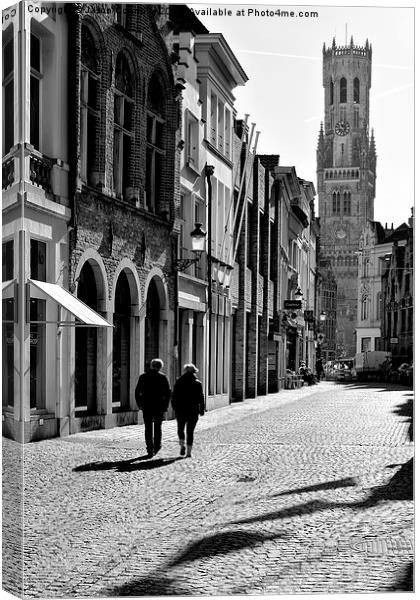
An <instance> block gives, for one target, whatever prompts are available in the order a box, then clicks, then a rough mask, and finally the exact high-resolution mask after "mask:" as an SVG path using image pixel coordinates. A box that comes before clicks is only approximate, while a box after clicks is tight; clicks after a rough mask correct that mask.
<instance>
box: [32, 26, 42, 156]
mask: <svg viewBox="0 0 420 600" xmlns="http://www.w3.org/2000/svg"><path fill="white" fill-rule="evenodd" d="M30 52H31V53H30V65H31V78H30V132H29V139H30V142H31V144H32V146H33V147H34V148H36V149H37V150H39V149H40V94H41V79H42V73H41V40H40V39H39V37H38V36H36V35H34V34H33V33H31V49H30Z"/></svg>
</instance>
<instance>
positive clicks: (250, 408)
mask: <svg viewBox="0 0 420 600" xmlns="http://www.w3.org/2000/svg"><path fill="white" fill-rule="evenodd" d="M412 399H413V393H412V391H410V390H408V389H407V388H399V387H397V386H387V387H386V388H385V387H380V386H378V385H376V386H375V385H373V384H370V385H365V386H361V385H356V384H354V385H336V384H334V383H332V382H323V383H321V384H319V385H317V386H315V387H311V388H307V387H305V388H302V389H301V390H290V391H283V392H280V393H279V394H273V395H270V396H266V397H261V398H257V399H254V400H246V401H245V402H244V403H241V404H236V405H231V406H229V407H225V408H222V409H218V410H215V411H212V412H210V413H207V414H206V415H205V416H204V417H203V418H202V419H200V421H199V424H198V426H197V430H196V442H195V446H194V449H193V458H192V459H179V457H178V450H179V448H178V444H177V437H176V424H175V422H173V421H168V422H165V423H164V435H163V449H162V451H161V453H159V455H157V456H156V457H155V458H153V459H152V460H140V458H141V456H142V455H143V454H144V440H143V427H142V426H130V427H124V428H120V429H112V430H105V431H104V430H102V431H95V432H88V433H83V434H77V435H74V436H70V437H68V438H61V439H53V440H46V441H42V442H38V443H33V444H30V445H27V446H25V448H24V465H25V478H24V492H25V493H24V514H25V537H24V572H25V595H26V597H41V598H47V597H74V596H78V597H83V596H84V597H86V596H90V597H92V596H93V597H95V596H96V597H105V596H127V595H128V596H144V595H231V594H262V593H264V594H285V593H315V592H317V593H328V592H334V593H341V592H343V593H344V592H385V591H406V590H410V589H411V588H410V586H411V587H412V561H413V535H414V534H413V513H414V507H413V499H412V481H413V474H412V457H413V452H414V448H413V442H412V437H413V436H412V419H411V417H410V415H411V414H412V402H413V400H412ZM19 448H21V447H19V446H18V445H17V444H16V443H15V442H12V441H10V440H5V439H4V440H3V468H4V471H5V473H4V483H5V486H4V496H3V527H4V532H5V540H6V541H9V540H10V539H11V536H13V534H14V533H16V531H17V526H18V524H19V523H18V520H17V519H16V515H15V508H16V507H15V505H14V495H15V492H17V491H18V487H17V488H16V485H15V484H16V477H14V474H16V465H15V464H14V461H15V455H16V453H18V454H17V455H19V452H21V451H19ZM139 455H140V456H139ZM13 477H14V479H13ZM9 480H10V481H14V482H15V484H14V485H12V487H9V486H8V481H9ZM13 515H15V516H13ZM10 556H12V555H10V552H9V553H6V554H4V567H3V585H4V587H5V588H6V589H8V590H9V591H15V592H17V591H18V584H17V583H13V582H12V579H13V577H12V570H13V569H12V567H13V565H11V560H9V559H10ZM16 576H17V573H15V577H16Z"/></svg>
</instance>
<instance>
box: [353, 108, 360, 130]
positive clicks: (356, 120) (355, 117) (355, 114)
mask: <svg viewBox="0 0 420 600" xmlns="http://www.w3.org/2000/svg"><path fill="white" fill-rule="evenodd" d="M353 127H355V128H358V127H359V107H358V106H355V107H354V108H353Z"/></svg>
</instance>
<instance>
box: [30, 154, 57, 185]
mask: <svg viewBox="0 0 420 600" xmlns="http://www.w3.org/2000/svg"><path fill="white" fill-rule="evenodd" d="M29 170H30V173H29V179H30V180H31V181H32V183H33V184H34V185H36V186H37V187H40V188H42V189H43V190H45V191H46V192H51V170H52V160H51V159H50V158H48V157H47V156H44V155H43V154H41V153H40V152H37V151H36V150H33V151H32V152H31V156H30V159H29Z"/></svg>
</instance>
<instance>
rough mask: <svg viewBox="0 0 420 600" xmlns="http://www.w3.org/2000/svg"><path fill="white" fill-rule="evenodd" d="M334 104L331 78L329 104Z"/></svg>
mask: <svg viewBox="0 0 420 600" xmlns="http://www.w3.org/2000/svg"><path fill="white" fill-rule="evenodd" d="M331 104H334V82H333V80H332V78H331V80H330V105H331Z"/></svg>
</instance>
